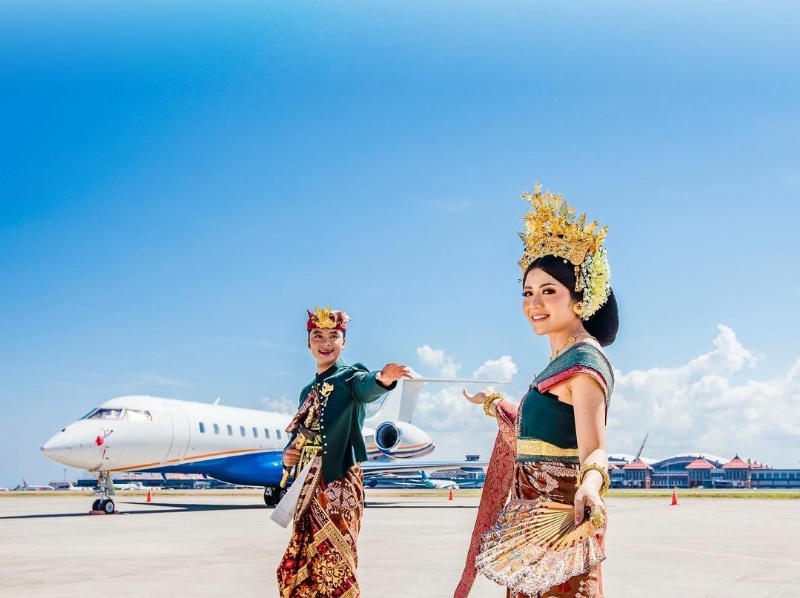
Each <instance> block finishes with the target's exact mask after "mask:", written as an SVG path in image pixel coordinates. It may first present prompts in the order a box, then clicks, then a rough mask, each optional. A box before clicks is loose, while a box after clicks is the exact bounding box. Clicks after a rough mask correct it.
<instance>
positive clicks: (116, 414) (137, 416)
mask: <svg viewBox="0 0 800 598" xmlns="http://www.w3.org/2000/svg"><path fill="white" fill-rule="evenodd" d="M82 419H127V420H131V421H152V419H153V418H152V416H151V415H150V412H149V411H143V410H139V409H103V408H100V409H94V410H92V411H90V412H89V413H87V414H86V415H85V416H84V417H83V418H82Z"/></svg>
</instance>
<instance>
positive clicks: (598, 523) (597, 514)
mask: <svg viewBox="0 0 800 598" xmlns="http://www.w3.org/2000/svg"><path fill="white" fill-rule="evenodd" d="M587 473H589V472H587ZM586 477H588V476H586ZM586 511H588V512H589V515H588V518H589V522H590V523H591V525H592V526H593V527H594V530H595V531H594V535H595V536H596V537H597V538H602V537H603V536H604V535H605V533H606V525H607V523H608V511H606V505H605V503H604V502H603V499H602V498H600V493H599V492H598V490H597V484H596V483H595V482H594V481H591V480H589V481H585V482H584V483H583V484H581V486H580V488H578V491H577V492H576V493H575V525H580V524H581V523H583V520H584V518H585V517H586Z"/></svg>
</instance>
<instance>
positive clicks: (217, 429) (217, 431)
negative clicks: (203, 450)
mask: <svg viewBox="0 0 800 598" xmlns="http://www.w3.org/2000/svg"><path fill="white" fill-rule="evenodd" d="M214 434H219V425H218V424H214Z"/></svg>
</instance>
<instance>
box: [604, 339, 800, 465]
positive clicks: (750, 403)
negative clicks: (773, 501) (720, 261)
mask: <svg viewBox="0 0 800 598" xmlns="http://www.w3.org/2000/svg"><path fill="white" fill-rule="evenodd" d="M718 328H719V334H718V336H717V338H716V339H715V340H714V349H713V350H712V351H710V352H708V353H705V354H703V355H700V356H698V357H695V358H694V359H692V360H690V361H689V362H688V363H686V364H684V365H682V366H678V367H674V368H653V369H649V370H632V371H631V372H629V373H627V374H626V373H622V372H619V371H617V372H616V388H615V391H614V395H613V397H612V400H611V409H610V411H609V422H608V441H609V448H610V449H611V451H612V452H629V453H630V452H635V451H636V449H637V448H638V445H639V443H641V440H642V438H643V437H644V435H645V433H647V432H649V433H650V437H649V439H648V442H647V446H646V447H645V450H644V453H645V454H646V455H648V456H653V457H667V456H670V455H672V454H677V453H682V452H691V451H694V452H700V451H704V452H708V453H713V454H718V455H722V456H727V457H733V455H734V454H737V453H738V454H739V456H741V457H742V458H745V459H747V458H751V459H754V460H758V461H761V462H764V461H766V462H767V463H768V464H770V465H773V466H776V467H777V466H781V465H782V466H796V463H793V462H792V458H793V457H789V456H788V455H786V452H785V447H786V446H797V445H798V444H800V422H798V417H797V414H798V413H800V390H798V388H799V387H798V382H800V360H798V362H797V363H796V364H795V365H794V366H793V367H792V368H791V369H790V371H789V372H788V373H787V374H786V375H785V376H783V377H779V378H776V379H773V380H748V381H747V382H745V383H742V384H738V385H737V384H734V383H732V382H731V381H730V380H729V378H728V377H729V376H730V375H731V374H734V373H735V372H738V371H740V370H742V369H743V368H745V367H748V366H752V365H754V364H755V363H756V362H757V361H758V360H759V359H760V357H758V356H756V355H754V354H753V353H752V352H750V351H748V350H747V349H746V348H745V347H743V346H742V344H741V343H740V342H739V340H738V339H737V338H736V334H735V333H734V332H733V330H731V329H730V328H728V327H726V326H722V325H720V326H719V327H718Z"/></svg>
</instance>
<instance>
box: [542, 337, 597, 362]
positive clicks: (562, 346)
mask: <svg viewBox="0 0 800 598" xmlns="http://www.w3.org/2000/svg"><path fill="white" fill-rule="evenodd" d="M581 336H592V335H591V334H589V333H588V332H580V333H578V334H576V335H575V336H571V337H569V338H568V339H567V342H566V343H564V344H563V345H561V347H560V348H559V349H558V351H556V352H555V353H553V354H552V355H551V356H550V361H553V360H554V359H555V358H556V357H558V356H559V355H561V352H562V351H563V350H564V349H566V348H567V347H571V346H572V345H574V344H575V341H576V340H578V338H579V337H581Z"/></svg>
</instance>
